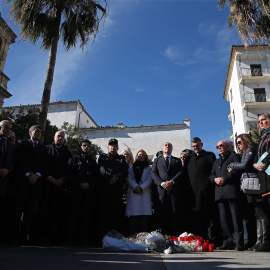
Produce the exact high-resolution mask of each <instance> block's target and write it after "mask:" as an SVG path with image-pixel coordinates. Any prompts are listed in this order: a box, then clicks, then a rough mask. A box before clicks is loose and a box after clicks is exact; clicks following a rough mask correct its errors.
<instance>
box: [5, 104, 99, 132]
mask: <svg viewBox="0 0 270 270" xmlns="http://www.w3.org/2000/svg"><path fill="white" fill-rule="evenodd" d="M29 110H31V111H32V112H33V113H36V114H39V113H40V110H41V105H40V104H34V105H20V106H11V107H3V108H0V112H1V111H7V112H11V113H12V114H13V115H18V114H19V113H27V112H28V111H29ZM48 120H50V122H51V124H52V125H55V126H57V127H58V128H61V126H62V125H63V123H64V122H68V123H69V124H72V125H75V126H76V127H78V128H89V127H98V125H97V123H96V122H95V121H94V120H93V118H92V117H91V116H90V115H89V114H88V113H87V111H86V110H85V109H84V107H83V105H82V104H81V102H80V100H76V101H67V102H62V101H58V102H52V103H50V104H49V109H48Z"/></svg>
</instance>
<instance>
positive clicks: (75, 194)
mask: <svg viewBox="0 0 270 270" xmlns="http://www.w3.org/2000/svg"><path fill="white" fill-rule="evenodd" d="M90 144H91V142H90V141H89V140H87V139H85V140H83V141H81V142H80V147H81V149H80V152H79V154H78V155H75V156H73V157H72V158H71V159H70V160H69V162H68V164H69V174H70V175H69V183H68V190H69V194H70V197H71V210H70V216H69V221H68V227H67V238H66V244H67V245H71V244H73V242H74V239H75V232H76V231H75V230H76V225H78V224H79V226H78V228H79V241H80V244H82V245H85V246H87V245H88V244H89V227H90V222H91V223H96V218H95V215H94V213H95V209H96V207H97V199H98V197H97V195H98V192H97V190H98V181H99V168H98V165H97V162H96V161H95V160H94V159H93V158H91V157H90V156H89V154H88V153H89V150H90ZM92 227H94V226H92ZM91 237H92V238H94V237H95V233H93V234H92V235H91ZM91 240H93V239H91Z"/></svg>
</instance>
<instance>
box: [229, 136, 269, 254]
mask: <svg viewBox="0 0 270 270" xmlns="http://www.w3.org/2000/svg"><path fill="white" fill-rule="evenodd" d="M235 144H236V148H237V150H238V152H239V153H240V154H241V155H242V159H241V163H239V162H234V163H230V165H229V166H230V168H231V169H234V170H238V171H241V172H242V179H243V178H258V171H257V170H256V169H255V168H254V167H253V163H254V160H255V158H256V155H257V151H256V149H255V148H254V147H253V141H252V139H251V138H250V136H249V135H247V134H240V135H238V136H237V137H236V139H235ZM230 168H229V169H230ZM255 192H256V191H253V194H246V198H247V202H248V206H250V207H251V209H253V211H254V215H255V218H256V226H257V241H256V243H255V245H253V246H252V247H250V248H249V249H248V250H250V251H259V250H258V249H259V248H260V246H261V244H262V223H263V222H264V220H265V219H267V214H266V210H265V206H264V202H263V199H262V197H261V194H260V193H261V192H260V190H258V191H257V192H256V193H255ZM249 239H250V237H249Z"/></svg>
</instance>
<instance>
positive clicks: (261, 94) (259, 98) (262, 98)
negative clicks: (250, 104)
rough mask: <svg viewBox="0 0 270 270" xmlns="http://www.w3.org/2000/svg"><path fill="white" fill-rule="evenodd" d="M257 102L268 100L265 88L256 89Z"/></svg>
mask: <svg viewBox="0 0 270 270" xmlns="http://www.w3.org/2000/svg"><path fill="white" fill-rule="evenodd" d="M254 96H255V102H266V95H265V88H255V89H254Z"/></svg>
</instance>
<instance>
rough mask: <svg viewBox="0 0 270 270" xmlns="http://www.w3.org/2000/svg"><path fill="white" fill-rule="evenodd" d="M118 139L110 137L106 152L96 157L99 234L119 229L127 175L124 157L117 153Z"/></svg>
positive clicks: (102, 234)
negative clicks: (98, 178)
mask: <svg viewBox="0 0 270 270" xmlns="http://www.w3.org/2000/svg"><path fill="white" fill-rule="evenodd" d="M118 149H119V147H118V140H116V139H110V140H109V143H108V153H107V154H101V155H100V156H99V159H98V166H99V169H100V174H101V179H100V183H99V196H100V197H99V230H100V232H99V235H100V237H103V236H104V234H106V233H107V232H108V231H109V230H112V229H115V230H118V231H120V230H121V220H123V218H121V214H123V212H122V206H121V204H122V195H123V183H124V182H125V181H126V179H127V176H128V168H129V166H128V164H127V162H126V160H125V157H124V156H122V155H119V154H118V153H117V151H118Z"/></svg>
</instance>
